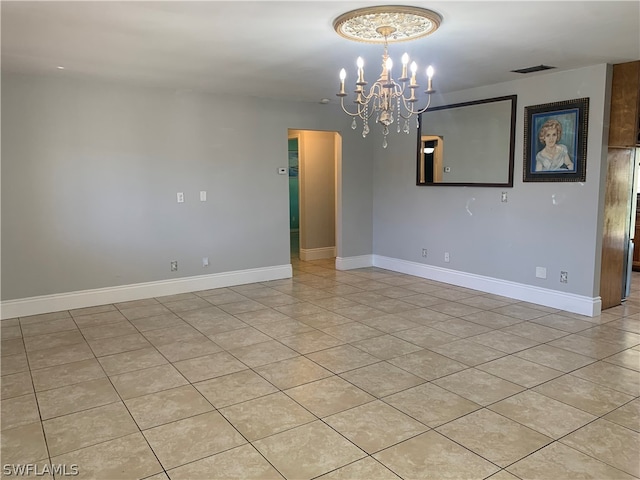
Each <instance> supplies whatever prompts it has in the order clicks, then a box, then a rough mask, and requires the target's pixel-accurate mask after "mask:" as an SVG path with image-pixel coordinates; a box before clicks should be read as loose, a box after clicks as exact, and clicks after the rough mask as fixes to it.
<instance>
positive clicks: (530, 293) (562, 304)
mask: <svg viewBox="0 0 640 480" xmlns="http://www.w3.org/2000/svg"><path fill="white" fill-rule="evenodd" d="M373 265H374V266H376V267H380V268H384V269H387V270H392V271H394V272H400V273H406V274H408V275H415V276H416V277H421V278H428V279H429V280H436V281H438V282H444V283H449V284H452V285H458V286H460V287H466V288H472V289H474V290H479V291H481V292H486V293H492V294H495V295H501V296H503V297H508V298H515V299H517V300H522V301H525V302H530V303H535V304H537V305H544V306H547V307H552V308H558V309H560V310H565V311H567V312H573V313H578V314H580V315H586V316H589V317H595V316H598V315H600V312H601V309H602V300H601V299H600V297H586V296H583V295H576V294H573V293H565V292H559V291H557V290H550V289H548V288H541V287H535V286H532V285H526V284H523V283H516V282H510V281H507V280H500V279H497V278H492V277H485V276H482V275H475V274H473V273H466V272H458V271H456V270H449V269H447V268H441V267H434V266H432V265H424V264H421V263H416V262H409V261H407V260H400V259H397V258H390V257H383V256H381V255H373ZM336 268H337V265H336Z"/></svg>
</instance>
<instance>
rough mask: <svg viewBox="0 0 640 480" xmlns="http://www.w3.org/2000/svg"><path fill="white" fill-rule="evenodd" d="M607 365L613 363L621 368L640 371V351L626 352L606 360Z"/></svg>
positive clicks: (629, 350)
mask: <svg viewBox="0 0 640 480" xmlns="http://www.w3.org/2000/svg"><path fill="white" fill-rule="evenodd" d="M604 361H605V362H607V363H613V364H614V365H618V366H619V367H625V368H630V369H631V370H635V371H640V351H638V350H632V349H628V350H624V351H622V352H620V353H616V354H615V355H612V356H610V357H607V358H605V359H604Z"/></svg>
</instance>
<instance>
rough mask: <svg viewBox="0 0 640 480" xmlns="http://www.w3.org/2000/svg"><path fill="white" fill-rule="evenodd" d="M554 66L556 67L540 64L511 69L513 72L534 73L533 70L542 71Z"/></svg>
mask: <svg viewBox="0 0 640 480" xmlns="http://www.w3.org/2000/svg"><path fill="white" fill-rule="evenodd" d="M552 68H556V67H550V66H549V65H538V66H535V67H527V68H520V69H518V70H511V71H512V72H513V73H533V72H541V71H542V70H551V69H552Z"/></svg>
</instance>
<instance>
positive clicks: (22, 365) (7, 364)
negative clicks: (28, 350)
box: [0, 353, 29, 375]
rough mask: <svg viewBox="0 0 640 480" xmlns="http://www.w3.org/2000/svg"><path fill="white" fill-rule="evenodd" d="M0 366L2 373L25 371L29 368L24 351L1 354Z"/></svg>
mask: <svg viewBox="0 0 640 480" xmlns="http://www.w3.org/2000/svg"><path fill="white" fill-rule="evenodd" d="M0 368H1V370H2V375H11V374H14V373H20V372H26V371H28V370H29V363H28V362H27V356H26V355H25V354H24V353H18V354H17V355H6V356H3V357H2V361H1V362H0Z"/></svg>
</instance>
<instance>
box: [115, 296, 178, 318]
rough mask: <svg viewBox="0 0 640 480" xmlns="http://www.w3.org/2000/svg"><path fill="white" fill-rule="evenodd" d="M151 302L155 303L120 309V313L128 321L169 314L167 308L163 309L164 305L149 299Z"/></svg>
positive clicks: (169, 311)
mask: <svg viewBox="0 0 640 480" xmlns="http://www.w3.org/2000/svg"><path fill="white" fill-rule="evenodd" d="M150 301H151V302H155V303H149V304H147V305H139V306H134V307H129V308H120V307H118V308H119V309H120V312H121V313H122V314H123V315H124V316H125V317H127V319H128V320H135V319H137V318H144V317H153V316H156V315H166V314H169V313H171V310H169V309H168V308H167V307H165V306H164V305H162V304H160V303H158V302H157V301H156V300H153V299H150ZM116 306H118V305H117V304H116Z"/></svg>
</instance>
